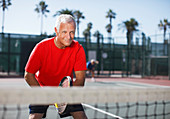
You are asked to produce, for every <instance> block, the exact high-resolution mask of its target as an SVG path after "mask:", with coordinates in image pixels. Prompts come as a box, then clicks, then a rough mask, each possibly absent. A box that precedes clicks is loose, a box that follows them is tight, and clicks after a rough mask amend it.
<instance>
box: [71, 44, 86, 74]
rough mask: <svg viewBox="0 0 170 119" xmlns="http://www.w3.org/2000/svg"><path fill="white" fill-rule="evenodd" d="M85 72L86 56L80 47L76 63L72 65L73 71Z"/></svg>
mask: <svg viewBox="0 0 170 119" xmlns="http://www.w3.org/2000/svg"><path fill="white" fill-rule="evenodd" d="M82 70H87V68H86V55H85V52H84V49H83V47H82V46H80V49H79V50H78V52H77V54H76V61H75V65H74V71H82Z"/></svg>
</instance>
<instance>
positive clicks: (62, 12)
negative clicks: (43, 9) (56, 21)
mask: <svg viewBox="0 0 170 119" xmlns="http://www.w3.org/2000/svg"><path fill="white" fill-rule="evenodd" d="M61 14H70V15H72V16H73V10H69V9H67V8H66V9H62V10H60V11H57V12H56V13H55V14H54V15H53V17H56V16H58V15H61Z"/></svg>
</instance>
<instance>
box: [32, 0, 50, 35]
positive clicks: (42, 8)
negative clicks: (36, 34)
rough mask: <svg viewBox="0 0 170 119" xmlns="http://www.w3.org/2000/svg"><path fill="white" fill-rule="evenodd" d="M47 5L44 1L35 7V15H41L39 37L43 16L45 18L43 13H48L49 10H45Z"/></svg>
mask: <svg viewBox="0 0 170 119" xmlns="http://www.w3.org/2000/svg"><path fill="white" fill-rule="evenodd" d="M47 7H48V5H47V4H46V3H45V1H43V0H42V1H40V3H39V4H37V5H36V8H35V11H36V12H37V13H40V14H41V35H42V33H43V16H45V17H47V15H46V14H45V13H48V12H50V11H49V10H47Z"/></svg>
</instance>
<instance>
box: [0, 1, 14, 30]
mask: <svg viewBox="0 0 170 119" xmlns="http://www.w3.org/2000/svg"><path fill="white" fill-rule="evenodd" d="M10 5H12V4H11V0H1V1H0V7H2V11H3V17H2V33H3V32H4V21H5V9H8V6H10Z"/></svg>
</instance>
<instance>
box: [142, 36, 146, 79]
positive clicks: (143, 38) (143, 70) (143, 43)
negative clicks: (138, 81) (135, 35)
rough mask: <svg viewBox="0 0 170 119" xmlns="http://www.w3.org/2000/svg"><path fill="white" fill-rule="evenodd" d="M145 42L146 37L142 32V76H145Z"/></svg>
mask: <svg viewBox="0 0 170 119" xmlns="http://www.w3.org/2000/svg"><path fill="white" fill-rule="evenodd" d="M145 44H146V37H145V34H144V33H142V77H144V76H145V50H146V48H145Z"/></svg>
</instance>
